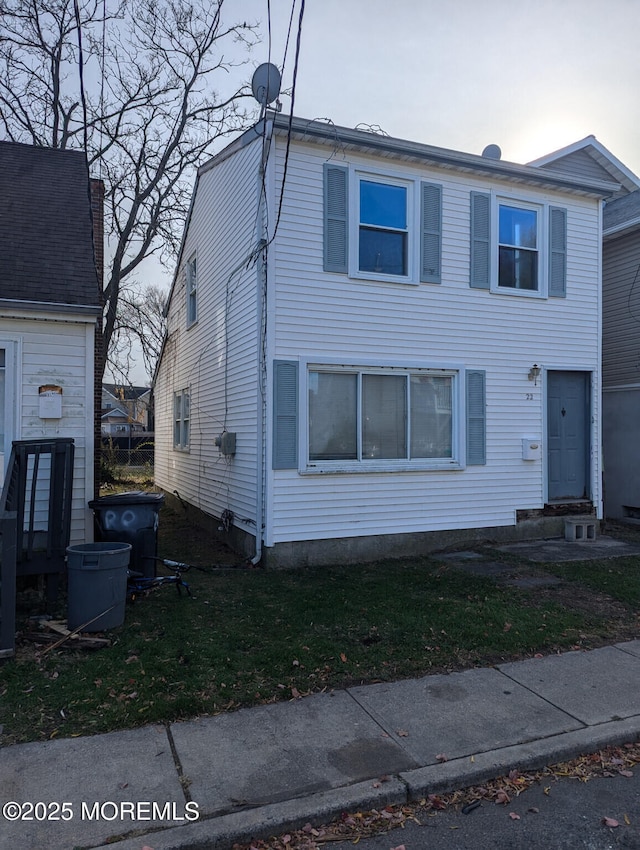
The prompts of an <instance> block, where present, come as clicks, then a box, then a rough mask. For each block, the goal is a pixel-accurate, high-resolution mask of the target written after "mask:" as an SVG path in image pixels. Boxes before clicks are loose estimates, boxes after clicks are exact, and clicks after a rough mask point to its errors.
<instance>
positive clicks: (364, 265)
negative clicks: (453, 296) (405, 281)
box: [358, 178, 409, 277]
mask: <svg viewBox="0 0 640 850" xmlns="http://www.w3.org/2000/svg"><path fill="white" fill-rule="evenodd" d="M358 182H359V187H358V188H359V210H360V226H359V232H358V271H360V272H373V273H374V274H380V275H385V276H389V275H391V276H397V277H406V276H407V275H408V274H409V269H408V250H409V249H408V242H409V228H408V218H407V217H408V212H407V194H408V187H407V186H402V185H396V184H392V183H387V182H382V181H379V180H372V179H364V178H360V179H359V181H358Z"/></svg>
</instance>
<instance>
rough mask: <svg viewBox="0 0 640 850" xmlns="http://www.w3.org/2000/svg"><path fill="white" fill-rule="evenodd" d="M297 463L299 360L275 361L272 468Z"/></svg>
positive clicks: (292, 467)
mask: <svg viewBox="0 0 640 850" xmlns="http://www.w3.org/2000/svg"><path fill="white" fill-rule="evenodd" d="M297 467H298V363H297V362H296V361H295V360H274V361H273V468H274V469H297Z"/></svg>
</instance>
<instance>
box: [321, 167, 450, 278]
mask: <svg viewBox="0 0 640 850" xmlns="http://www.w3.org/2000/svg"><path fill="white" fill-rule="evenodd" d="M442 195H443V189H442V185H440V184H438V183H431V182H427V181H424V180H419V179H418V178H417V177H415V176H411V175H403V174H394V175H389V174H382V173H378V172H374V171H373V170H371V171H369V170H364V169H356V168H352V167H349V166H346V165H338V164H336V163H333V162H330V163H325V165H324V245H323V248H324V252H323V268H324V270H325V271H326V272H331V273H335V274H345V275H349V276H350V277H353V278H360V279H361V280H370V281H375V282H376V283H407V284H416V285H417V284H419V283H441V282H442Z"/></svg>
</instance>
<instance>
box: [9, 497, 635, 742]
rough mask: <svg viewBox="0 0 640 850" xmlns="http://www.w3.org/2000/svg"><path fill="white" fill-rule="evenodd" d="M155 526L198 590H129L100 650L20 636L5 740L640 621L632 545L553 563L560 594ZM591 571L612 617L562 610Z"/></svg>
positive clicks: (168, 517) (128, 721) (326, 683)
mask: <svg viewBox="0 0 640 850" xmlns="http://www.w3.org/2000/svg"><path fill="white" fill-rule="evenodd" d="M160 532H161V533H160V551H161V552H162V554H163V555H165V556H167V557H173V558H176V559H180V560H187V561H189V562H190V563H194V564H199V565H201V566H202V569H192V570H191V571H190V572H189V573H188V574H187V576H186V578H187V580H188V581H189V583H190V584H191V587H192V591H193V597H188V596H186V595H182V596H179V595H178V594H177V593H176V592H175V590H174V589H173V588H171V587H164V588H160V589H157V590H155V591H153V592H152V593H151V594H150V595H149V596H148V597H145V598H141V599H138V600H136V601H135V602H133V603H128V607H127V613H126V618H125V623H124V625H123V626H122V627H120V628H118V629H115V630H112V631H111V632H109V636H110V637H111V638H112V640H113V643H112V645H111V646H110V647H108V648H104V649H100V650H95V651H90V650H82V651H81V650H70V649H62V648H60V649H57V650H54V651H53V652H50V653H47V654H46V655H42V654H39V653H38V652H37V651H35V648H34V644H33V642H31V641H23V642H20V643H19V646H18V652H17V656H16V659H14V660H10V661H8V662H5V663H4V664H3V665H2V666H0V724H2V725H3V727H4V728H3V734H2V742H3V743H12V742H16V741H28V740H41V739H46V738H50V737H52V736H55V735H59V736H70V735H79V734H91V733H95V732H104V731H109V730H113V729H123V728H129V727H133V726H136V725H139V724H144V723H149V722H166V721H172V720H176V719H178V718H186V717H193V716H196V715H198V714H211V713H215V712H220V711H225V710H231V709H234V708H237V707H240V706H246V705H253V704H257V703H262V702H271V701H276V700H282V699H291V698H293V697H296V696H298V695H305V694H307V693H310V692H316V691H320V690H322V689H324V688H341V687H346V686H348V685H351V684H353V683H364V682H372V681H381V680H390V679H396V678H402V677H407V676H414V675H421V674H424V673H429V672H434V671H443V670H453V669H461V668H464V667H469V666H474V665H486V664H492V663H496V662H498V661H501V660H503V659H511V658H518V657H523V656H528V655H532V654H535V653H538V652H543V653H544V652H551V651H555V650H557V649H569V648H571V647H575V646H580V647H591V646H597V645H601V644H602V643H603V642H606V641H608V640H617V639H621V636H634V635H635V634H636V633H637V623H638V619H637V611H638V610H640V579H639V578H638V572H639V571H640V570H639V566H640V561H639V560H636V559H628V558H625V559H621V560H619V561H614V562H611V561H606V562H597V563H596V562H594V563H593V564H590V565H589V566H588V567H585V565H584V564H582V565H576V566H570V565H552V567H551V568H550V569H552V570H553V571H554V572H557V573H558V574H560V575H562V576H563V577H564V578H565V579H566V580H567V583H568V584H567V585H563V586H560V587H559V588H558V590H557V595H555V594H556V591H555V590H551V591H550V590H547V591H546V592H545V593H544V594H541V593H540V592H538V591H536V590H531V591H525V590H517V589H513V588H505V587H501V586H498V585H496V584H495V583H494V582H493V581H491V580H490V579H486V578H478V577H474V576H470V575H467V574H465V573H462V572H458V571H457V570H455V569H452V568H451V567H450V566H447V565H445V564H444V563H443V562H442V561H439V560H438V559H437V558H424V559H412V560H409V561H388V562H384V563H378V564H375V565H368V566H367V565H364V566H363V565H345V566H343V567H330V568H316V569H305V570H293V571H264V570H260V569H249V568H245V567H239V568H238V567H236V568H228V569H224V570H213V569H211V568H209V569H207V568H206V566H205V565H207V564H210V563H211V560H210V559H211V558H212V553H214V551H215V552H216V554H217V555H220V549H219V547H218V549H217V550H214V548H212V543H211V541H210V540H207V538H206V536H205V535H203V533H202V532H200V531H198V530H196V529H193V528H190V527H189V526H188V524H186V520H185V518H184V517H183V516H182V515H181V514H178V513H177V512H175V511H172V510H171V509H170V508H167V507H165V508H163V509H162V512H161V516H160ZM222 555H223V560H225V561H226V563H233V562H234V560H235V559H234V557H233V556H232V555H231V554H230V553H228V552H227V553H224V552H223V553H222ZM217 560H218V561H219V560H220V557H217ZM603 563H604V564H605V565H606V567H603V566H602V564H603ZM597 564H600V566H598V565H597ZM587 585H588V586H590V587H593V588H594V590H597V591H600V592H605V593H607V594H609V595H610V596H612V597H615V598H616V599H620V600H622V601H623V602H624V603H625V606H624V608H623V609H622V611H623V615H622V619H621V617H620V616H618V617H617V619H615V620H613V619H612V618H611V616H609V614H608V613H607V612H606V611H605V610H603V609H602V606H601V605H599V604H598V597H596V596H593V605H592V606H591V607H589V605H587V606H586V607H585V605H584V604H582V606H581V607H580V608H579V609H575V610H574V609H572V607H571V606H570V605H569V604H567V600H570V599H571V597H572V594H574V592H577V589H580V595H581V598H582V599H583V602H584V599H585V598H586V599H587V600H588V599H589V598H591V597H590V596H589V593H590V591H589V590H588V588H587ZM585 594H586V596H585ZM618 607H620V606H618ZM591 609H592V610H591ZM20 613H21V614H22V615H25V614H27V613H28V611H27V610H22V611H21V612H20Z"/></svg>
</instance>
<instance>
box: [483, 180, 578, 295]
mask: <svg viewBox="0 0 640 850" xmlns="http://www.w3.org/2000/svg"><path fill="white" fill-rule="evenodd" d="M470 235H471V240H470V247H471V252H470V256H471V264H470V278H469V285H470V286H471V287H472V288H474V289H489V290H491V291H493V292H499V293H502V294H505V295H509V294H510V295H525V296H529V297H534V298H547V297H548V298H564V297H566V294H567V210H566V209H565V208H564V207H555V206H550V205H548V204H546V203H542V202H541V203H537V202H535V201H534V200H531V201H529V200H524V199H519V198H512V197H505V196H499V195H496V194H494V193H490V192H475V191H473V192H471V234H470Z"/></svg>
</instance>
